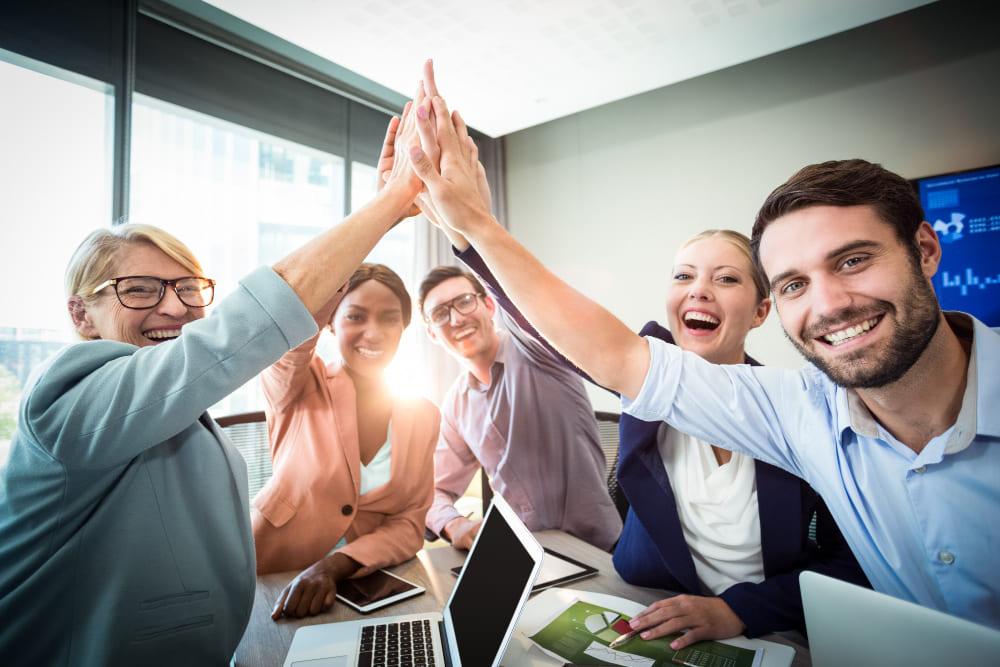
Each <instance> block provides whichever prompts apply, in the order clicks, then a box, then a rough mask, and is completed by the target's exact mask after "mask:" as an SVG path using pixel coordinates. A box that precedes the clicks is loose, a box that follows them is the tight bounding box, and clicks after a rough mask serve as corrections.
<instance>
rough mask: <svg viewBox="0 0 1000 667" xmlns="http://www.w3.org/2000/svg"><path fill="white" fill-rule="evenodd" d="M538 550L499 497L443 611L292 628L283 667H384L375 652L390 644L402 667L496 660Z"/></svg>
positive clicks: (527, 590) (476, 666)
mask: <svg viewBox="0 0 1000 667" xmlns="http://www.w3.org/2000/svg"><path fill="white" fill-rule="evenodd" d="M542 555H543V551H542V547H541V545H539V544H538V542H537V541H536V540H535V538H534V537H533V536H532V534H531V532H529V531H528V529H527V528H526V527H525V525H524V524H523V523H521V520H520V519H519V518H518V517H517V515H516V514H515V513H514V510H512V509H511V508H510V506H509V505H508V504H507V503H506V502H504V500H503V498H502V497H500V495H499V494H496V495H494V496H493V501H492V503H491V505H490V507H489V510H488V511H487V513H486V518H485V519H484V520H483V524H482V527H481V528H480V530H479V534H478V535H477V536H476V540H475V542H474V543H473V545H472V548H471V549H470V550H469V555H468V557H467V558H466V560H465V565H464V567H463V568H462V572H461V574H460V575H459V577H458V581H457V582H456V583H455V588H454V589H452V592H451V597H450V598H448V604H447V605H445V608H444V611H443V612H441V613H437V612H433V613H423V614H405V615H398V616H383V617H380V618H373V619H364V620H358V621H345V622H341V623H326V624H322V625H310V626H304V627H301V628H299V629H298V630H296V632H295V636H294V637H293V638H292V644H291V646H289V648H288V655H287V656H286V657H285V662H284V667H354V666H355V665H388V664H390V663H388V662H382V658H380V657H377V656H376V655H375V653H376V652H377V651H381V650H382V647H383V646H387V647H395V650H394V651H390V652H393V653H395V655H398V656H405V655H409V656H412V660H410V661H407V662H405V664H413V665H427V666H428V667H430V666H431V665H439V666H442V667H458V666H460V665H465V667H484V666H486V665H491V666H493V667H496V666H497V665H499V664H500V658H501V657H503V653H504V650H505V649H506V647H507V642H508V641H510V637H511V635H512V634H513V633H514V626H515V625H517V619H518V617H519V616H520V615H521V611H522V610H523V609H524V606H525V604H526V603H527V602H528V596H529V595H530V594H531V587H532V584H533V583H534V581H535V577H536V576H537V575H538V570H539V568H540V567H541V564H542Z"/></svg>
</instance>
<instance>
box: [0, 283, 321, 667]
mask: <svg viewBox="0 0 1000 667" xmlns="http://www.w3.org/2000/svg"><path fill="white" fill-rule="evenodd" d="M315 332H316V324H315V322H314V321H313V319H312V317H311V315H310V314H309V312H308V311H307V310H306V309H305V308H304V307H303V306H302V304H301V302H300V301H299V300H298V298H297V297H296V295H295V293H294V292H293V291H292V290H291V289H290V288H289V287H288V285H287V284H286V283H285V282H284V281H283V280H282V279H281V278H280V277H278V276H277V274H275V273H274V272H273V271H271V270H269V269H266V268H262V269H258V270H257V271H255V272H254V273H252V274H250V275H249V276H248V277H247V278H246V279H245V280H244V281H243V283H242V285H241V288H240V289H239V290H237V292H236V293H234V294H233V295H231V296H229V297H227V298H226V299H224V300H222V301H221V302H220V303H218V304H217V305H216V306H215V312H214V313H213V314H212V315H211V316H210V317H207V318H205V319H202V320H199V321H197V322H193V323H191V324H188V325H186V326H185V327H184V333H183V335H181V337H180V338H178V339H177V340H176V341H171V342H168V343H162V344H160V345H158V346H155V347H146V348H136V347H135V346H132V345H128V344H125V343H119V342H114V341H90V342H85V343H79V344H76V345H72V346H69V347H67V348H64V349H63V350H61V351H60V352H58V353H57V354H56V355H55V356H54V358H52V359H51V360H49V362H47V363H46V364H45V365H44V366H43V367H42V368H40V369H39V370H38V371H37V372H36V373H35V374H34V375H33V376H32V378H31V379H30V380H29V382H28V386H27V387H26V388H25V391H24V394H23V398H22V401H21V408H20V414H19V421H18V426H17V430H16V432H15V434H14V437H13V439H12V441H11V450H10V459H9V460H8V463H7V465H6V467H4V468H3V469H0V619H2V621H0V656H3V661H4V663H5V664H6V665H22V664H23V665H43V664H44V665H67V666H69V665H139V664H143V665H148V664H171V665H178V664H191V665H221V664H226V663H228V661H229V659H230V657H231V656H232V654H233V651H234V650H235V648H236V646H237V644H238V643H239V641H240V638H241V637H242V635H243V631H244V629H245V627H246V624H247V621H248V619H249V616H250V610H251V608H252V606H253V597H254V585H255V581H256V579H255V563H254V549H253V539H252V535H251V531H250V520H249V499H248V497H247V476H246V475H247V473H246V464H245V463H244V461H243V459H242V457H241V456H240V454H239V452H238V451H236V449H235V448H234V447H233V445H232V444H231V443H230V442H229V441H228V439H227V438H226V437H225V436H224V435H223V434H222V432H221V431H220V430H219V429H218V427H217V426H216V425H215V423H214V422H213V421H212V419H211V418H210V417H209V416H208V414H207V413H206V412H205V410H206V409H207V408H208V407H209V406H211V405H213V404H215V403H216V402H218V401H219V400H220V399H222V398H223V397H224V396H226V395H227V394H229V393H230V392H232V391H233V390H235V389H236V388H238V387H239V386H240V385H242V384H243V383H245V382H247V381H248V380H250V379H251V378H252V377H253V376H254V375H255V374H256V373H258V372H259V371H260V370H262V369H263V368H265V367H266V366H268V365H269V364H271V363H272V362H274V361H275V360H276V359H278V358H279V357H281V355H282V354H283V353H285V352H287V351H288V350H289V349H291V348H293V347H295V346H296V345H298V344H299V343H301V342H302V341H303V340H305V339H307V338H309V337H310V336H311V335H313V334H314V333H315Z"/></svg>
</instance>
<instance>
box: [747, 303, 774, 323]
mask: <svg viewBox="0 0 1000 667" xmlns="http://www.w3.org/2000/svg"><path fill="white" fill-rule="evenodd" d="M770 312H771V299H764V300H763V301H761V302H760V303H758V304H757V312H756V313H754V316H753V323H752V324H751V325H750V328H751V329H756V328H757V327H759V326H760V325H762V324H764V320H766V319H767V314H768V313H770Z"/></svg>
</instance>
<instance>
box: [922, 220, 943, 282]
mask: <svg viewBox="0 0 1000 667" xmlns="http://www.w3.org/2000/svg"><path fill="white" fill-rule="evenodd" d="M916 242H917V248H919V249H920V268H921V270H922V271H923V274H924V277H925V278H927V280H930V279H931V277H933V275H934V274H935V273H937V269H938V264H940V263H941V241H939V240H938V237H937V233H936V232H935V231H934V228H933V227H931V223H929V222H927V221H926V220H924V221H923V222H921V223H920V227H918V228H917V236H916Z"/></svg>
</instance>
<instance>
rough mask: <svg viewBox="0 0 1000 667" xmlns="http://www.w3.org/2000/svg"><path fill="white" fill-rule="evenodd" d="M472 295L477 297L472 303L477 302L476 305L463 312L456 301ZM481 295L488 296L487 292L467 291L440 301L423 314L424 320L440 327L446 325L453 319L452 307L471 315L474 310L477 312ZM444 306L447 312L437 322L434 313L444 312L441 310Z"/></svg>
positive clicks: (461, 313)
mask: <svg viewBox="0 0 1000 667" xmlns="http://www.w3.org/2000/svg"><path fill="white" fill-rule="evenodd" d="M470 296H472V297H476V298H475V299H474V300H473V301H472V303H473V304H475V305H474V306H473V307H472V308H470V309H469V310H468V311H467V312H464V313H463V312H462V311H461V310H459V308H458V306H456V305H455V302H457V301H461V300H462V299H465V298H468V297H470ZM479 297H484V298H485V297H486V292H466V293H465V294H459V295H458V296H456V297H455V298H453V299H448V300H447V301H445V302H444V303H439V304H438V305H436V306H434V310H432V311H431V312H430V314H429V315H424V316H423V317H424V322H427V323H428V324H431V325H433V326H436V327H440V326H442V325H444V323H445V322H447V321H448V320H449V319H451V310H452V308H454V309H455V310H456V311H458V313H459V314H460V315H469V314H470V313H474V312H476V308H478V307H479ZM442 308H444V309H445V310H444V311H443V312H445V313H447V314H446V315H445V316H444V317H443V318H442V319H441V321H440V322H435V321H434V313H438V312H442V311H441V309H442ZM421 314H423V313H421Z"/></svg>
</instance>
